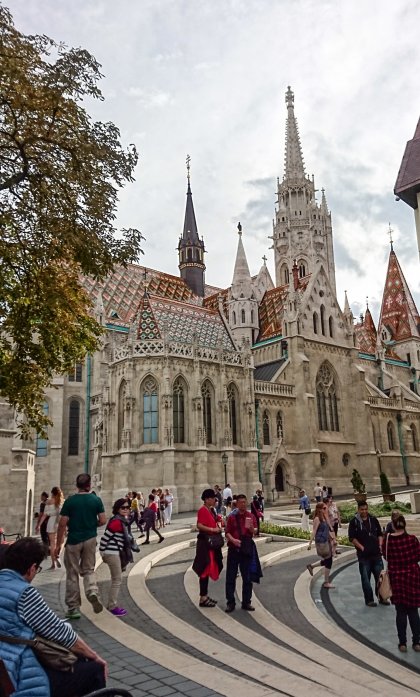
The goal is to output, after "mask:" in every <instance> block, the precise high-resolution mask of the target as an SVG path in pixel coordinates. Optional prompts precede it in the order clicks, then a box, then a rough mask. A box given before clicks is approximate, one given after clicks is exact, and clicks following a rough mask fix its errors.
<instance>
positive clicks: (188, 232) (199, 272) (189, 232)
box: [178, 156, 206, 298]
mask: <svg viewBox="0 0 420 697" xmlns="http://www.w3.org/2000/svg"><path fill="white" fill-rule="evenodd" d="M187 181H188V187H187V205H186V207H185V219H184V231H183V233H182V236H181V237H180V238H179V243H178V258H179V264H178V268H179V270H180V274H181V278H183V279H184V281H185V282H186V284H187V285H188V286H189V287H190V288H191V290H192V291H193V293H195V294H196V295H199V296H200V297H201V298H203V297H204V272H205V270H206V266H205V264H204V252H205V251H206V250H205V249H204V241H203V238H201V240H200V238H199V237H198V230H197V222H196V219H195V213H194V205H193V200H192V193H191V186H190V157H189V156H188V157H187Z"/></svg>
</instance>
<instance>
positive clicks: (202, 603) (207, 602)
mask: <svg viewBox="0 0 420 697" xmlns="http://www.w3.org/2000/svg"><path fill="white" fill-rule="evenodd" d="M198 605H199V607H214V606H215V605H216V601H215V600H212V599H211V598H206V599H205V600H200V602H199V604H198Z"/></svg>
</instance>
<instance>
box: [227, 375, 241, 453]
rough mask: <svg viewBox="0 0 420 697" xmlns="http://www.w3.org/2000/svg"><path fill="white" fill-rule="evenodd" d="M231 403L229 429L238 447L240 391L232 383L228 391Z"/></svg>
mask: <svg viewBox="0 0 420 697" xmlns="http://www.w3.org/2000/svg"><path fill="white" fill-rule="evenodd" d="M227 397H228V403H229V427H230V432H231V434H232V443H233V445H238V391H237V389H236V387H235V385H233V384H232V383H231V384H230V385H229V387H228V389H227Z"/></svg>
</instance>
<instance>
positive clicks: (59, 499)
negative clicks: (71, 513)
mask: <svg viewBox="0 0 420 697" xmlns="http://www.w3.org/2000/svg"><path fill="white" fill-rule="evenodd" d="M63 503H64V494H63V492H62V491H61V489H60V487H59V486H53V488H52V489H51V496H50V498H49V499H48V500H47V502H46V504H45V508H44V513H43V514H42V516H41V517H40V518H39V519H38V523H37V526H36V529H35V530H36V532H38V530H39V529H40V527H41V525H42V523H43V522H44V520H45V518H48V522H47V528H46V531H47V534H48V541H49V546H50V555H51V566H50V567H49V568H50V569H51V570H55V569H56V568H58V569H61V562H60V560H59V558H58V556H56V555H55V548H56V540H57V528H58V516H59V515H60V511H61V508H62V506H63Z"/></svg>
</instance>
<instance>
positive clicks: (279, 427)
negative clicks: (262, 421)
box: [276, 411, 284, 440]
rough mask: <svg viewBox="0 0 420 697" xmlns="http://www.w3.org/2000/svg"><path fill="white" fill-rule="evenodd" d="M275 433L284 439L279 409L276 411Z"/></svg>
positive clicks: (281, 415)
mask: <svg viewBox="0 0 420 697" xmlns="http://www.w3.org/2000/svg"><path fill="white" fill-rule="evenodd" d="M276 433H277V438H281V439H282V440H283V439H284V429H283V413H282V412H281V411H278V412H277V416H276Z"/></svg>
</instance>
